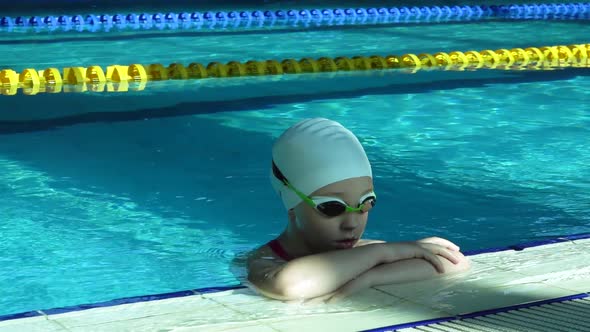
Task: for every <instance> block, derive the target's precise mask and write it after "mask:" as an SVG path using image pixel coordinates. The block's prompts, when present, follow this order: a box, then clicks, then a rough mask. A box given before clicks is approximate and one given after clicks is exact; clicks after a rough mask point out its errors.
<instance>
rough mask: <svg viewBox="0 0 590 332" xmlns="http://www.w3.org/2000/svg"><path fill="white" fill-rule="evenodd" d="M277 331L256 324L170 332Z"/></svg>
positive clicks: (210, 326) (205, 326)
mask: <svg viewBox="0 0 590 332" xmlns="http://www.w3.org/2000/svg"><path fill="white" fill-rule="evenodd" d="M277 331H278V330H276V329H273V328H271V327H268V326H266V325H262V324H260V323H258V322H255V321H254V322H246V323H241V324H240V323H232V324H214V325H203V326H196V327H180V328H175V329H173V330H170V332H277Z"/></svg>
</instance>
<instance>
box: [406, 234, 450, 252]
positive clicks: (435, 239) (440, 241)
mask: <svg viewBox="0 0 590 332" xmlns="http://www.w3.org/2000/svg"><path fill="white" fill-rule="evenodd" d="M416 242H417V243H419V244H420V243H432V244H438V245H439V246H443V247H445V248H447V249H450V250H453V251H459V250H461V248H459V246H458V245H456V244H454V243H453V242H451V241H449V240H445V239H443V238H440V237H427V238H425V239H422V240H418V241H416Z"/></svg>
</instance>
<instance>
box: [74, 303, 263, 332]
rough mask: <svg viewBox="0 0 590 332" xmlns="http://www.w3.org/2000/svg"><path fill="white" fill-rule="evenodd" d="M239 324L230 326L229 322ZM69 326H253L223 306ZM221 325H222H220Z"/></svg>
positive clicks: (79, 331)
mask: <svg viewBox="0 0 590 332" xmlns="http://www.w3.org/2000/svg"><path fill="white" fill-rule="evenodd" d="M232 321H234V322H236V323H238V322H239V324H229V323H228V322H232ZM87 323H88V324H85V325H76V326H71V325H70V326H67V327H68V328H69V330H70V331H75V332H86V331H93V332H102V331H104V332H113V331H130V332H135V331H160V330H166V331H171V330H172V331H173V330H176V329H191V328H192V329H195V330H199V331H201V330H206V328H207V327H208V326H216V324H217V326H223V325H226V326H227V327H228V328H235V327H237V326H240V325H242V324H243V325H246V326H248V325H252V323H251V322H249V321H248V317H246V316H244V315H238V314H236V313H235V312H234V311H233V310H231V309H228V308H225V307H223V306H215V307H211V308H207V309H205V308H202V309H198V310H195V311H191V312H186V311H185V312H178V313H169V314H164V315H155V316H149V317H141V318H135V319H128V320H119V321H110V322H107V323H103V324H92V322H87ZM220 324H221V325H220Z"/></svg>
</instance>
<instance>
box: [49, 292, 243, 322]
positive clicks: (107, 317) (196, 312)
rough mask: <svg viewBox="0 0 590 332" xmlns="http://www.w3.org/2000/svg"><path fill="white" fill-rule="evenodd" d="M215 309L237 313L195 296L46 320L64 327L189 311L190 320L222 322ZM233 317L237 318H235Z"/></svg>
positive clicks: (120, 306) (69, 314)
mask: <svg viewBox="0 0 590 332" xmlns="http://www.w3.org/2000/svg"><path fill="white" fill-rule="evenodd" d="M216 311H221V312H223V313H224V314H225V315H226V316H227V318H228V319H231V318H233V317H234V316H240V314H239V313H237V312H234V311H231V310H229V309H225V308H224V307H223V306H222V305H220V304H217V303H215V302H213V301H211V300H209V299H204V298H202V297H201V296H197V295H196V296H185V297H179V298H174V299H166V300H158V301H149V302H139V303H132V304H124V305H118V306H112V307H106V308H96V309H89V310H83V311H76V312H70V313H65V314H59V315H51V316H49V319H50V320H55V321H57V322H59V323H61V324H63V325H64V326H66V327H68V328H71V327H76V326H85V325H94V324H103V323H109V322H117V321H127V320H134V319H140V318H145V317H152V316H162V315H164V314H167V313H170V314H172V313H190V314H191V317H192V319H194V320H196V319H200V320H202V321H204V320H207V319H211V320H212V321H214V322H215V321H216V320H222V321H225V318H223V317H219V316H218V315H215V314H213V313H214V312H216ZM208 315H211V316H208ZM222 318H223V319H222ZM237 319H239V320H240V318H239V317H238V318H237Z"/></svg>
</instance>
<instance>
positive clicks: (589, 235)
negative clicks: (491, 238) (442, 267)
mask: <svg viewBox="0 0 590 332" xmlns="http://www.w3.org/2000/svg"><path fill="white" fill-rule="evenodd" d="M582 239H590V233H580V234H572V235H566V236H559V237H555V238H551V239H546V240H539V241H531V242H525V243H520V244H515V245H511V246H506V247H495V248H487V249H478V250H468V251H465V252H464V254H465V255H466V256H474V255H480V254H488V253H492V252H498V251H507V250H515V251H521V250H524V249H526V248H532V247H538V246H544V245H548V244H554V243H560V242H567V241H575V240H582Z"/></svg>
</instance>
